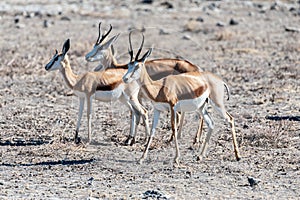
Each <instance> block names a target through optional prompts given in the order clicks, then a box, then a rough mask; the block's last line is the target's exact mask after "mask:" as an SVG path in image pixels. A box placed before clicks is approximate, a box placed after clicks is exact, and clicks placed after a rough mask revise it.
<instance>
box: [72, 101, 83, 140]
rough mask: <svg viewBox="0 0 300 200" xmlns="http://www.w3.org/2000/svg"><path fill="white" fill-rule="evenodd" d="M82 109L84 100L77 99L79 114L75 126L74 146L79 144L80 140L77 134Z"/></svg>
mask: <svg viewBox="0 0 300 200" xmlns="http://www.w3.org/2000/svg"><path fill="white" fill-rule="evenodd" d="M83 108H84V98H79V112H78V118H77V125H76V131H75V138H74V140H75V143H76V144H79V143H80V138H79V137H78V133H79V128H80V123H81V118H82V113H83Z"/></svg>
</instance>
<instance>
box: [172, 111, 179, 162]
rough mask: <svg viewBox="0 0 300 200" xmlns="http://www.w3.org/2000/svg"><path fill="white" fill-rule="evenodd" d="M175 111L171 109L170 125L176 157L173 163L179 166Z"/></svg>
mask: <svg viewBox="0 0 300 200" xmlns="http://www.w3.org/2000/svg"><path fill="white" fill-rule="evenodd" d="M176 118H177V117H176V111H175V110H174V108H172V107H171V124H172V131H173V136H174V141H175V148H176V155H175V158H174V162H175V164H176V166H179V157H180V153H179V147H178V141H177V120H176Z"/></svg>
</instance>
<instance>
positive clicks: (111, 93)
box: [45, 39, 149, 143]
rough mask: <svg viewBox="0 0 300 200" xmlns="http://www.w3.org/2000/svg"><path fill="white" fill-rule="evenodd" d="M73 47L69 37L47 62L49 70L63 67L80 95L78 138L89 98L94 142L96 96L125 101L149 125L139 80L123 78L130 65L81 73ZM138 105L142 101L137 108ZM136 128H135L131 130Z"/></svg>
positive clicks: (71, 87)
mask: <svg viewBox="0 0 300 200" xmlns="http://www.w3.org/2000/svg"><path fill="white" fill-rule="evenodd" d="M69 48H70V40H69V39H68V40H66V41H65V43H64V45H63V48H62V52H61V53H58V51H57V50H56V52H55V54H54V56H53V57H52V59H51V60H50V61H49V63H48V64H47V65H46V66H45V69H46V70H47V71H53V70H59V71H60V72H61V74H62V76H63V78H64V80H65V82H66V84H67V86H68V87H69V88H70V89H71V90H73V91H74V93H75V94H76V95H77V96H78V97H79V114H78V120H77V126H76V132H75V142H76V143H79V142H80V138H79V137H78V132H79V128H80V121H81V117H82V113H83V108H84V103H85V100H86V101H87V123H88V143H90V142H91V132H92V129H91V117H92V100H93V99H96V100H100V101H104V102H111V101H116V100H120V101H121V102H122V103H123V104H125V105H126V106H127V107H129V108H130V110H131V112H132V113H133V114H134V115H136V113H137V112H138V113H139V115H140V114H142V116H143V118H144V121H145V123H146V125H147V126H146V127H148V126H149V125H148V118H147V117H148V115H147V113H146V112H147V111H146V110H145V109H144V108H143V107H142V106H141V105H140V104H139V102H138V98H137V96H138V89H137V87H138V85H137V84H136V83H133V84H130V85H127V84H124V83H123V81H122V77H123V75H124V73H125V72H126V71H127V70H126V69H122V68H118V69H107V70H105V71H102V72H87V73H84V74H81V75H76V74H74V73H73V71H72V69H71V66H70V61H69V58H68V55H67V52H68V50H69ZM126 90H130V91H131V92H130V95H131V96H130V97H128V96H127V95H126V92H125V91H126ZM133 104H134V105H138V106H137V107H136V108H137V109H136V108H134V107H133ZM131 131H133V130H131ZM146 134H147V135H149V130H147V129H146Z"/></svg>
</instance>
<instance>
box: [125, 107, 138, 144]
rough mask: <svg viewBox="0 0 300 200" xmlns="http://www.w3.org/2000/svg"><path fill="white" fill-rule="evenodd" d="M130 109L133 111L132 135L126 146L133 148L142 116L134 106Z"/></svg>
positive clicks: (130, 134)
mask: <svg viewBox="0 0 300 200" xmlns="http://www.w3.org/2000/svg"><path fill="white" fill-rule="evenodd" d="M130 109H131V123H130V133H129V136H128V138H127V139H126V141H125V144H126V145H130V146H131V145H133V144H134V143H135V136H136V131H137V126H138V124H139V123H140V119H141V116H140V114H139V112H138V111H137V110H135V109H134V108H133V107H132V106H130Z"/></svg>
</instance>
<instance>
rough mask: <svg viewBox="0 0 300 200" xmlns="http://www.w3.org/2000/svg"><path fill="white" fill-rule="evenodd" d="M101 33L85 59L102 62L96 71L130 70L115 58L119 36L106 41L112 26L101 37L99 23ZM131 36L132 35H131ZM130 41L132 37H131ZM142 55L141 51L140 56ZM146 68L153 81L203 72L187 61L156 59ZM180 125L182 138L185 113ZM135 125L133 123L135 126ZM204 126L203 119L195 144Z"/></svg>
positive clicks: (129, 141)
mask: <svg viewBox="0 0 300 200" xmlns="http://www.w3.org/2000/svg"><path fill="white" fill-rule="evenodd" d="M98 28H99V32H98V38H97V40H96V43H95V45H94V47H93V49H92V50H91V51H90V52H89V53H87V54H86V56H85V58H86V60H87V61H89V62H95V61H100V63H99V65H98V66H97V67H96V68H95V70H96V71H101V70H106V69H110V68H125V69H127V68H128V65H127V64H119V63H117V60H116V58H115V56H114V52H113V48H112V43H113V42H114V41H116V39H117V38H118V36H119V34H118V35H116V36H113V37H112V38H110V39H109V40H108V41H105V39H106V37H107V36H108V35H109V33H110V32H111V30H112V26H111V25H110V28H109V30H108V32H107V33H106V34H104V35H101V22H100V23H99V27H98ZM130 34H131V33H130ZM129 39H130V37H129ZM130 49H131V50H130V51H132V45H131V42H130ZM139 53H140V50H139V52H138V54H139ZM131 56H132V55H131ZM137 56H138V55H137ZM145 67H146V70H147V72H148V73H149V75H150V77H151V79H153V80H159V79H161V78H164V77H166V76H168V75H174V74H181V73H186V72H194V71H202V70H201V69H200V68H199V67H197V66H196V65H194V64H192V63H190V62H188V61H186V60H179V59H170V58H168V59H155V60H150V61H147V62H145ZM139 118H140V117H138V119H137V120H135V121H136V124H135V125H134V127H133V128H132V129H134V130H136V126H137V124H138V123H139ZM179 118H180V123H179V130H178V134H179V137H180V133H181V130H182V124H183V120H184V112H183V113H182V115H181V117H179ZM133 124H134V123H132V125H133ZM202 125H203V119H201V123H200V126H199V129H198V132H197V134H196V137H195V140H194V143H198V142H199V138H200V136H201V131H202ZM131 133H133V134H132V135H129V137H128V139H127V141H126V142H127V143H128V144H133V143H134V141H135V134H136V132H131Z"/></svg>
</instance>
